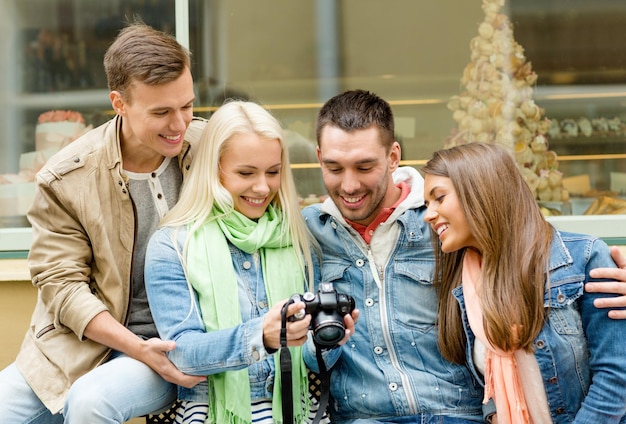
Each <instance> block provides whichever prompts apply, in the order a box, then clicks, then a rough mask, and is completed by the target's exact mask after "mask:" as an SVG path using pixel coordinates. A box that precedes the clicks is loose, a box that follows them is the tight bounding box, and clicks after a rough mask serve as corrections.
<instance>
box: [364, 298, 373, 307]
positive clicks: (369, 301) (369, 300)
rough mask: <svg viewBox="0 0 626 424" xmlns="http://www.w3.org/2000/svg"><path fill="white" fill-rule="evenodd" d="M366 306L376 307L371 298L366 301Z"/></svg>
mask: <svg viewBox="0 0 626 424" xmlns="http://www.w3.org/2000/svg"><path fill="white" fill-rule="evenodd" d="M365 306H374V299H372V298H369V297H368V298H367V299H365Z"/></svg>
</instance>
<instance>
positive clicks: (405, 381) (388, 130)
mask: <svg viewBox="0 0 626 424" xmlns="http://www.w3.org/2000/svg"><path fill="white" fill-rule="evenodd" d="M316 131H317V141H318V158H319V161H320V164H321V167H322V174H323V178H324V183H325V185H326V188H327V190H328V194H329V196H330V198H329V199H328V200H326V201H325V202H324V203H323V204H318V205H313V206H309V207H307V208H305V209H304V210H303V215H304V217H305V219H306V220H307V225H308V227H309V229H310V230H311V232H312V233H313V235H314V236H315V237H316V238H317V240H318V241H319V243H320V245H321V246H322V250H323V251H322V259H323V260H322V266H321V281H329V282H332V283H334V285H335V289H336V290H337V291H338V292H342V293H347V294H350V295H351V296H353V297H354V298H355V301H356V307H357V308H358V309H359V310H360V318H359V322H358V323H357V325H356V326H355V334H353V335H352V336H351V337H350V339H349V340H348V341H347V343H346V344H344V345H343V346H341V347H340V348H338V349H335V350H332V351H329V352H328V353H327V355H326V364H327V366H334V368H333V370H332V375H331V388H330V392H331V397H332V400H331V404H330V412H331V418H332V420H333V423H351V422H394V423H409V422H410V423H415V422H419V423H431V422H432V423H435V422H437V423H463V422H483V414H482V409H481V401H482V389H481V387H480V386H479V384H478V383H477V382H476V381H475V380H474V379H473V378H472V376H471V375H470V373H469V371H468V370H467V369H466V368H465V367H463V366H459V365H454V364H452V363H450V362H448V361H446V360H444V359H443V358H442V356H441V354H440V352H439V350H438V348H437V331H438V328H437V324H436V315H437V314H436V312H437V294H436V292H435V289H434V287H433V285H432V280H433V272H434V256H433V250H432V246H431V242H430V232H429V231H430V230H429V228H428V227H427V226H426V225H425V223H424V221H423V215H424V212H425V210H426V209H425V207H424V199H423V180H422V177H421V176H420V174H419V173H418V172H417V171H416V170H415V169H414V168H411V167H399V162H400V145H399V144H398V143H397V142H396V141H395V140H394V123H393V115H392V112H391V108H390V107H389V104H388V103H387V102H386V101H384V100H382V99H380V98H379V97H377V96H376V95H374V94H372V93H369V92H366V91H361V90H357V91H348V92H345V93H342V94H339V95H338V96H335V97H334V98H332V99H330V100H329V101H328V102H327V103H326V104H325V105H324V106H323V107H322V109H321V110H320V112H319V115H318V119H317V128H316ZM308 347H309V349H308V350H307V354H308V355H307V356H308V359H307V364H308V365H309V367H311V368H312V369H313V370H317V363H316V360H315V349H314V347H313V345H312V344H310V345H309V346H308Z"/></svg>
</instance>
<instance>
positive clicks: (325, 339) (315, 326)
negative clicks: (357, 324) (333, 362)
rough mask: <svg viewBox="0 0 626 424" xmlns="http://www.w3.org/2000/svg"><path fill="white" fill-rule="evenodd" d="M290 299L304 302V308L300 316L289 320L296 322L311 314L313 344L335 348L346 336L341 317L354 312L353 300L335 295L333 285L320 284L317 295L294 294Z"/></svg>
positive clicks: (350, 297)
mask: <svg viewBox="0 0 626 424" xmlns="http://www.w3.org/2000/svg"><path fill="white" fill-rule="evenodd" d="M292 299H293V300H294V301H301V302H304V303H305V305H306V307H305V309H304V313H302V314H301V315H300V316H296V315H297V314H296V315H294V316H293V317H291V318H293V320H297V319H302V318H304V316H305V314H311V318H312V319H311V330H313V340H314V341H315V343H316V344H317V345H319V346H321V347H324V348H328V349H332V348H335V347H337V343H339V342H340V341H341V340H342V339H343V337H344V336H345V334H346V327H345V325H344V324H343V317H344V315H346V314H349V313H351V312H352V311H353V310H354V298H353V297H352V296H349V295H347V294H343V293H337V291H336V290H335V288H334V287H333V283H320V286H319V289H318V291H317V294H313V293H311V292H306V293H304V294H303V295H299V294H295V295H293V296H292Z"/></svg>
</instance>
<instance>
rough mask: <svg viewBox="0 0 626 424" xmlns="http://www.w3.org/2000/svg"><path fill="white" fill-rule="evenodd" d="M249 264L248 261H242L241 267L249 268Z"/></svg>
mask: <svg viewBox="0 0 626 424" xmlns="http://www.w3.org/2000/svg"><path fill="white" fill-rule="evenodd" d="M251 266H252V264H251V263H250V261H244V263H243V269H250V267H251Z"/></svg>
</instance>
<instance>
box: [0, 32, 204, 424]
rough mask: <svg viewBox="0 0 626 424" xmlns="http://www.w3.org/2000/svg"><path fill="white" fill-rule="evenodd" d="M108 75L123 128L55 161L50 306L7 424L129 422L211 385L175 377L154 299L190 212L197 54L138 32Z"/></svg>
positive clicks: (38, 200)
mask: <svg viewBox="0 0 626 424" xmlns="http://www.w3.org/2000/svg"><path fill="white" fill-rule="evenodd" d="M104 67H105V71H106V75H107V80H108V84H109V89H110V94H109V98H110V100H111V105H112V106H113V109H114V110H115V112H116V116H115V117H114V118H113V119H111V120H110V121H109V122H107V123H105V124H103V125H102V126H100V127H98V128H95V129H93V130H91V131H90V132H88V133H87V134H85V135H84V136H82V137H80V138H79V139H77V140H76V141H74V142H73V143H71V144H70V145H69V146H67V147H66V148H64V149H63V150H61V151H60V152H59V153H58V154H56V155H55V156H54V157H52V158H51V159H50V160H49V161H48V163H47V164H46V166H45V167H44V168H43V169H42V170H41V171H40V172H39V174H38V175H37V180H36V181H37V191H36V195H35V200H34V202H33V205H32V207H31V209H30V210H29V212H28V219H29V220H30V222H31V225H32V227H33V244H32V247H31V250H30V254H29V257H28V265H29V268H30V272H31V278H32V281H33V284H34V285H35V286H36V287H37V288H38V290H39V292H38V300H37V304H36V307H35V311H34V313H33V317H32V320H31V325H30V328H29V330H28V332H27V334H26V336H25V338H24V342H23V344H22V347H21V350H20V352H19V354H18V356H17V359H16V361H15V363H13V364H11V365H10V366H9V367H7V368H6V369H4V370H3V371H1V372H0V410H2V414H3V419H4V420H6V422H11V423H18V422H33V423H34V422H45V423H56V422H66V423H81V424H84V423H90V424H91V423H98V422H107V423H111V422H118V423H123V422H124V421H127V420H128V419H130V418H132V417H136V416H141V415H145V414H148V413H150V412H153V411H155V410H159V409H165V408H166V407H167V406H168V405H170V404H171V403H172V402H173V401H174V400H175V398H176V384H179V385H181V386H185V387H192V386H194V385H196V384H197V383H199V382H200V381H203V380H204V378H203V377H194V376H188V375H185V374H183V373H181V372H180V371H178V370H177V369H176V367H175V366H174V365H173V364H172V363H171V362H170V361H169V360H168V359H167V357H166V352H168V351H171V350H173V349H174V348H175V343H174V342H172V341H162V340H160V339H159V338H158V333H157V331H156V327H155V326H154V323H153V321H152V315H151V313H150V309H149V307H148V302H147V297H146V293H145V289H144V280H143V262H144V255H145V248H146V244H147V241H148V239H149V237H150V235H151V234H152V232H153V230H154V229H155V227H156V225H157V224H158V222H159V220H160V218H161V217H162V216H163V215H164V214H165V213H166V212H167V211H168V209H169V208H170V207H172V206H173V205H174V204H175V203H176V201H177V200H178V193H179V189H180V185H181V182H182V178H183V175H184V174H185V172H186V170H187V169H188V168H189V164H190V161H191V151H190V145H189V142H190V141H192V142H193V141H195V140H196V139H197V138H198V137H199V134H200V132H201V131H202V129H203V128H204V125H205V122H204V120H201V119H197V118H194V117H193V115H192V106H193V102H194V100H195V96H194V90H193V81H192V76H191V71H190V55H189V52H188V51H187V50H186V49H185V48H184V47H182V46H181V45H180V44H179V43H178V42H177V41H176V40H175V39H174V38H173V37H172V36H170V35H167V34H164V33H162V32H160V31H157V30H154V29H153V28H150V27H148V26H146V25H144V24H141V23H136V24H132V25H130V26H128V27H127V28H125V29H123V30H122V31H121V32H120V34H119V36H118V37H117V38H116V40H115V41H114V42H113V44H112V45H111V46H110V48H109V49H108V51H107V53H106V55H105V58H104Z"/></svg>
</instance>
